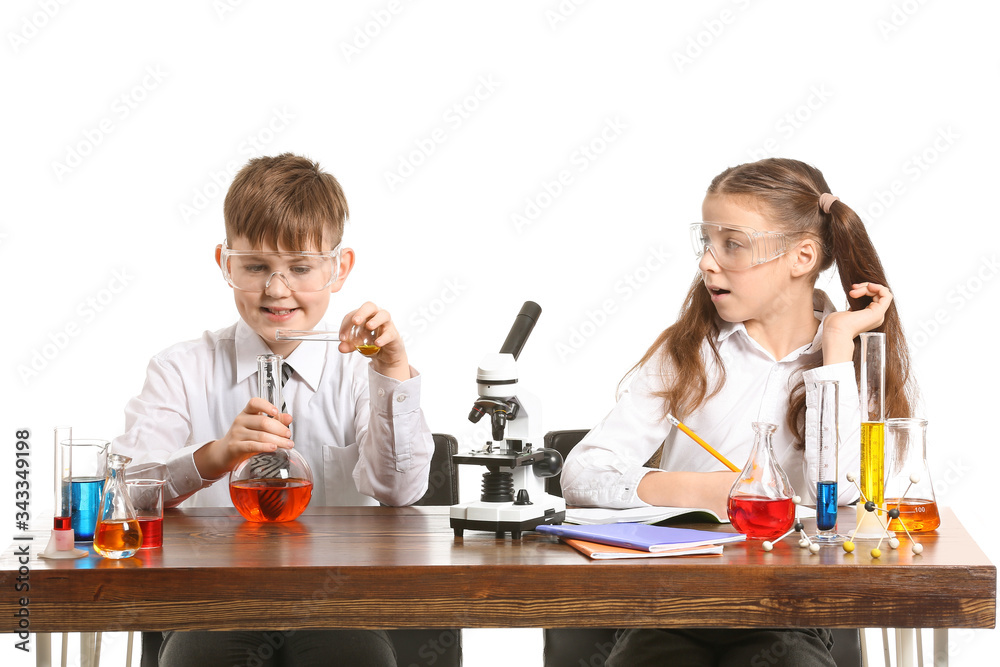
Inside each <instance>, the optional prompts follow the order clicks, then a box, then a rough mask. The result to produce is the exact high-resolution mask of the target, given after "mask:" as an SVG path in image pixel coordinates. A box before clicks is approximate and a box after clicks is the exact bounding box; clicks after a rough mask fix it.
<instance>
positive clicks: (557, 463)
mask: <svg viewBox="0 0 1000 667" xmlns="http://www.w3.org/2000/svg"><path fill="white" fill-rule="evenodd" d="M541 451H542V453H543V454H544V455H545V458H544V459H542V460H541V461H538V462H537V463H535V464H534V465H532V467H531V469H532V471H533V472H534V473H535V477H542V478H544V477H555V476H556V475H558V474H559V473H560V472H562V466H563V457H562V454H560V453H559V450H558V449H551V448H548V447H546V448H545V449H543V450H541Z"/></svg>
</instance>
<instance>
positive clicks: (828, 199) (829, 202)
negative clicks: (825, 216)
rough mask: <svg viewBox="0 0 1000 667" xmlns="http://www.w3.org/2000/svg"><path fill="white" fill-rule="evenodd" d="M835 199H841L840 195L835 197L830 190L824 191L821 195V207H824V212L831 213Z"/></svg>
mask: <svg viewBox="0 0 1000 667" xmlns="http://www.w3.org/2000/svg"><path fill="white" fill-rule="evenodd" d="M835 201H840V197H834V196H833V195H831V194H830V193H829V192H824V193H823V194H821V195H820V196H819V207H820V208H821V209H823V212H824V213H829V212H830V207H831V206H833V202H835Z"/></svg>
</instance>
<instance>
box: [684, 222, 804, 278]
mask: <svg viewBox="0 0 1000 667" xmlns="http://www.w3.org/2000/svg"><path fill="white" fill-rule="evenodd" d="M691 244H692V245H693V246H694V254H695V255H697V257H698V259H701V258H702V257H703V256H704V255H705V251H706V250H707V251H709V252H711V253H712V257H714V258H715V261H716V262H717V263H718V265H719V266H720V267H722V268H723V269H726V270H727V271H742V270H743V269H749V268H750V267H752V266H757V265H758V264H763V263H764V262H770V261H771V260H772V259H777V258H778V257H781V256H782V255H784V254H785V253H786V252H787V251H788V239H787V237H786V236H785V235H784V234H783V233H782V232H758V231H757V230H756V229H753V228H752V227H741V226H739V225H723V224H719V223H717V222H695V223H693V224H692V225H691Z"/></svg>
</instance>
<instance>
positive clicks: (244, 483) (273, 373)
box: [229, 354, 313, 522]
mask: <svg viewBox="0 0 1000 667" xmlns="http://www.w3.org/2000/svg"><path fill="white" fill-rule="evenodd" d="M281 365H282V359H281V355H278V354H262V355H260V356H258V357H257V393H258V395H259V396H260V397H261V398H263V399H264V400H266V401H268V402H270V403H271V405H274V406H275V407H277V408H278V409H279V410H280V409H281V407H282V398H281V388H282V381H281ZM312 487H313V484H312V470H311V469H310V468H309V463H308V462H307V461H306V460H305V459H304V458H303V457H302V455H301V454H299V453H298V452H297V451H295V450H294V449H277V450H275V451H274V452H263V453H260V454H255V455H253V456H250V457H248V458H246V459H244V460H243V461H241V462H240V464H239V465H237V466H236V467H235V468H234V469H233V471H232V472H231V473H229V497H230V498H232V501H233V505H234V506H235V507H236V510H237V511H238V512H239V513H240V514H241V515H242V516H243V518H244V519H246V520H247V521H259V522H277V521H293V520H294V519H297V518H298V516H299V515H300V514H302V512H303V510H305V508H306V506H307V505H308V504H309V501H310V500H311V499H312Z"/></svg>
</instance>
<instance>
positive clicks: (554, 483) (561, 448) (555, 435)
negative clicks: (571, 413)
mask: <svg viewBox="0 0 1000 667" xmlns="http://www.w3.org/2000/svg"><path fill="white" fill-rule="evenodd" d="M587 433H589V431H588V430H587V429H576V430H571V431H549V432H548V433H546V434H545V446H546V447H548V448H550V449H555V450H556V451H558V452H559V453H560V454H562V457H563V461H565V460H566V457H567V456H569V452H570V450H571V449H573V448H574V447H576V445H577V443H579V442H580V441H581V440H583V436H585V435H587ZM545 493H547V494H549V495H552V496H559V497H560V498H562V473H560V474H558V475H555V476H553V477H546V478H545Z"/></svg>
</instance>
